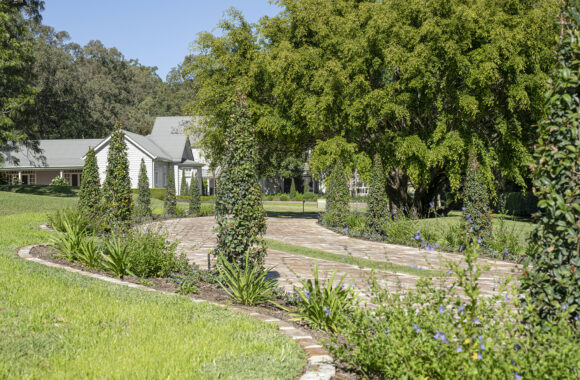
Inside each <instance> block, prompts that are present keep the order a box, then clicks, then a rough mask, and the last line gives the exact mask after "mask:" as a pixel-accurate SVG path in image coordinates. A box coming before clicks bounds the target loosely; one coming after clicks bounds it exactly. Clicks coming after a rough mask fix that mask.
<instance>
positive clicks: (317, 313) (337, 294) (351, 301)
mask: <svg viewBox="0 0 580 380" xmlns="http://www.w3.org/2000/svg"><path fill="white" fill-rule="evenodd" d="M335 276H336V271H334V272H333V273H332V276H330V279H329V280H328V282H327V283H326V285H325V284H324V283H323V282H322V281H320V280H319V279H318V262H316V264H314V279H313V280H310V279H309V280H306V281H302V288H294V294H295V297H294V298H293V301H292V302H293V303H295V304H296V312H295V313H294V314H295V315H297V316H298V317H297V318H295V319H294V320H298V321H306V322H308V324H309V325H310V326H312V327H313V328H316V329H322V330H325V331H330V332H336V331H338V330H339V326H340V325H341V324H342V323H343V322H344V319H345V318H346V316H347V314H348V313H350V312H352V310H353V309H354V308H355V307H356V305H357V302H358V298H357V297H356V295H355V293H354V291H353V289H352V288H351V287H349V286H345V285H344V280H345V279H346V274H345V275H344V276H342V277H341V278H340V280H339V281H338V283H337V284H336V285H334V277H335Z"/></svg>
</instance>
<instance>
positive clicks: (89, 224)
mask: <svg viewBox="0 0 580 380" xmlns="http://www.w3.org/2000/svg"><path fill="white" fill-rule="evenodd" d="M47 218H48V223H49V224H50V226H51V227H52V228H53V229H55V230H57V231H59V232H66V225H67V224H68V225H69V226H70V225H74V226H76V227H78V228H81V229H83V230H86V231H90V232H94V231H95V230H97V228H98V222H97V221H95V220H94V219H92V218H91V217H90V216H88V215H86V214H85V213H83V212H81V211H80V210H79V208H78V207H62V208H60V209H58V210H56V211H55V212H53V213H50V214H48V215H47Z"/></svg>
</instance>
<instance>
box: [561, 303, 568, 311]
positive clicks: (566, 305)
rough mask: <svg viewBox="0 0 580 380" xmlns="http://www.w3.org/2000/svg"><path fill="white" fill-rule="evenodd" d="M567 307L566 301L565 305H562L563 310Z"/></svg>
mask: <svg viewBox="0 0 580 380" xmlns="http://www.w3.org/2000/svg"><path fill="white" fill-rule="evenodd" d="M567 308H568V304H567V303H565V304H564V306H562V310H564V311H566V309H567Z"/></svg>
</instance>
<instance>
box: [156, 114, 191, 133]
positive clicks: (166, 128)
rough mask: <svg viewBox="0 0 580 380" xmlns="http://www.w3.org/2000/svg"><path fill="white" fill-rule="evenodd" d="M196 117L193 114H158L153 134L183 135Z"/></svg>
mask: <svg viewBox="0 0 580 380" xmlns="http://www.w3.org/2000/svg"><path fill="white" fill-rule="evenodd" d="M193 121H194V119H193V118H192V117H191V116H158V117H156V118H155V124H153V130H152V131H151V136H157V135H183V134H185V128H187V127H189V126H190V125H191V124H192V122H193Z"/></svg>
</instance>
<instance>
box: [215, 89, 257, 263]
mask: <svg viewBox="0 0 580 380" xmlns="http://www.w3.org/2000/svg"><path fill="white" fill-rule="evenodd" d="M225 139H226V141H225V147H226V149H225V152H224V156H223V160H222V162H221V168H222V170H221V173H220V180H219V184H218V187H217V197H216V204H215V207H216V221H217V240H218V241H217V246H216V248H215V250H214V254H216V255H223V256H224V257H225V259H226V260H228V261H229V262H236V263H237V265H238V267H244V265H245V257H246V255H249V256H250V260H249V261H250V262H251V264H252V266H254V265H257V266H260V265H262V262H263V260H264V256H265V255H266V249H265V247H264V242H263V239H262V238H261V236H262V235H263V234H264V233H265V232H266V219H265V213H264V208H263V207H262V191H261V187H260V184H259V183H258V176H257V172H256V159H257V157H256V144H255V141H254V136H253V129H252V126H251V125H250V123H249V111H248V106H247V104H246V100H245V97H244V96H243V95H242V96H240V98H239V99H238V101H237V102H236V104H235V105H233V108H232V125H231V127H230V128H228V133H227V135H226V137H225Z"/></svg>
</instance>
